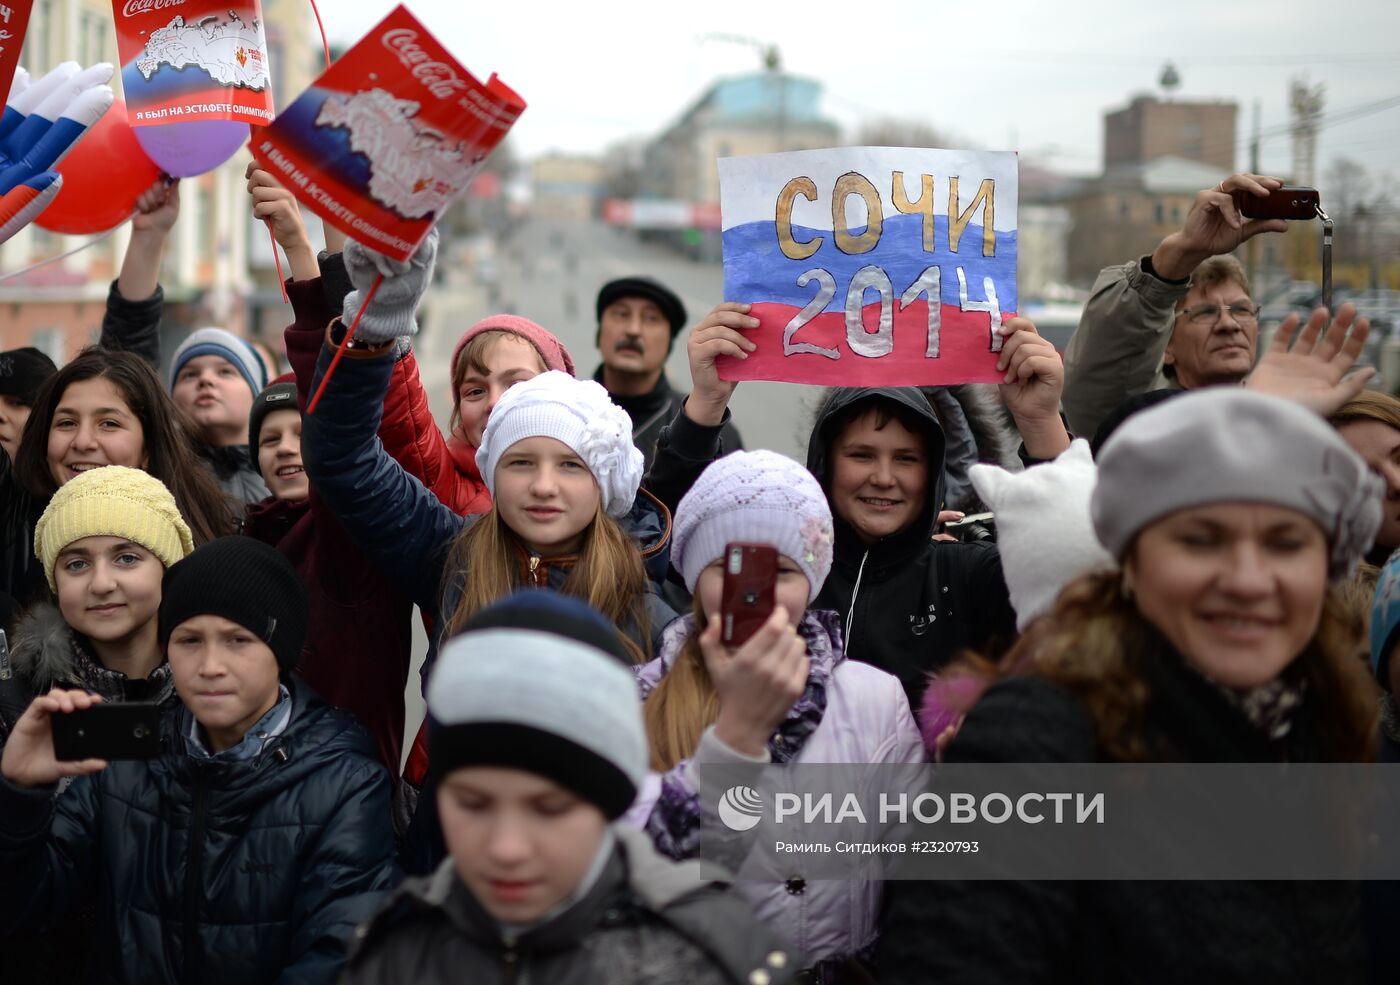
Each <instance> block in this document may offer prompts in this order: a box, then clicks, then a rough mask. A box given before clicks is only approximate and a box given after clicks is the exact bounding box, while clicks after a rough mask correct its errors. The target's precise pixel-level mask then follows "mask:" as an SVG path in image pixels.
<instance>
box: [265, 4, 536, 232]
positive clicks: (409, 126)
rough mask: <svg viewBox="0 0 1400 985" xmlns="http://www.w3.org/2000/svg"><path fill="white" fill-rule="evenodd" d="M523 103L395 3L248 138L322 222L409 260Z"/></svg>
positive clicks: (268, 167)
mask: <svg viewBox="0 0 1400 985" xmlns="http://www.w3.org/2000/svg"><path fill="white" fill-rule="evenodd" d="M524 109H525V102H524V100H522V99H521V98H520V97H519V96H518V95H516V94H515V92H513V91H512V90H511V89H509V88H507V87H506V86H505V85H503V84H502V83H501V82H500V81H498V80H497V78H496V76H495V75H492V76H491V78H490V79H488V80H487V81H486V83H485V84H482V83H481V82H479V81H477V80H476V79H475V78H474V77H473V76H472V74H471V73H470V72H468V71H467V70H466V69H465V68H463V67H462V66H461V64H460V63H459V62H458V61H457V60H456V59H455V58H453V57H452V56H451V55H450V54H448V52H447V50H446V49H445V48H443V47H442V45H440V44H439V43H438V42H437V40H436V39H435V38H434V37H433V36H432V35H431V34H429V33H428V31H427V29H426V28H424V27H423V25H422V24H420V23H419V22H418V21H417V20H416V19H415V18H414V17H413V15H412V14H410V13H409V12H408V11H407V10H406V9H404V8H403V7H401V6H400V7H396V8H394V10H393V11H392V12H391V13H390V14H389V16H388V17H386V18H384V20H383V21H381V22H380V23H379V25H378V26H377V27H375V28H374V29H373V30H371V31H370V32H369V34H367V35H366V36H365V37H364V38H362V39H361V40H360V41H359V42H358V43H357V44H356V45H355V47H353V48H351V49H350V50H349V51H347V52H346V53H345V54H344V55H342V56H341V57H340V58H339V59H338V60H337V61H336V62H335V63H334V64H333V65H331V67H330V68H328V69H327V70H326V73H325V74H324V75H322V76H321V77H320V78H319V79H317V80H316V82H315V83H314V84H313V85H312V86H311V88H309V89H307V90H306V92H304V93H302V94H301V95H300V96H299V97H297V100H296V102H294V103H292V105H291V106H289V107H288V108H287V109H286V110H284V111H283V112H282V113H281V114H279V115H278V117H277V119H275V120H273V121H272V125H271V126H269V127H268V128H267V129H266V130H264V131H263V132H262V133H260V134H257V135H255V136H254V137H253V142H252V151H253V156H254V157H255V158H257V160H258V162H259V164H260V165H261V166H262V167H264V168H266V169H267V170H268V171H270V172H271V173H272V174H274V175H276V176H277V178H278V180H280V181H281V182H282V183H283V184H284V185H286V186H287V188H288V189H290V190H291V192H292V194H293V195H295V196H296V197H297V198H298V199H300V200H301V201H302V202H303V203H305V205H306V206H307V208H309V209H311V211H312V212H315V213H316V214H317V215H319V216H320V217H321V218H322V219H324V220H325V221H326V222H329V223H330V224H331V225H333V226H335V227H336V228H337V229H340V230H341V231H343V232H344V233H346V234H347V235H349V236H351V237H352V238H354V239H356V240H358V241H359V242H361V243H363V244H365V245H366V246H369V247H372V248H374V249H376V250H378V251H379V252H381V253H384V254H385V255H387V256H390V257H393V258H395V259H397V260H407V259H408V258H409V257H410V256H412V255H413V251H414V249H415V248H416V247H417V246H418V244H419V243H420V242H422V240H423V238H424V237H426V236H427V235H428V230H429V229H431V228H432V225H433V223H434V222H436V221H437V219H438V217H439V216H440V215H442V213H443V212H444V211H445V210H446V209H447V207H448V206H449V205H450V204H451V203H452V202H453V201H454V200H455V199H456V198H457V197H458V196H459V195H461V194H462V193H463V192H464V191H466V188H467V185H468V184H469V183H470V182H471V179H472V176H473V175H475V174H476V172H477V171H478V170H479V169H480V167H481V165H482V162H484V161H485V160H486V157H487V155H489V154H490V153H491V151H493V150H494V149H495V148H496V145H497V144H499V143H500V142H501V140H502V138H504V137H505V135H506V132H507V131H509V130H510V128H511V126H512V125H513V124H514V123H515V121H516V119H517V118H518V117H519V116H520V114H521V113H522V112H523V111H524Z"/></svg>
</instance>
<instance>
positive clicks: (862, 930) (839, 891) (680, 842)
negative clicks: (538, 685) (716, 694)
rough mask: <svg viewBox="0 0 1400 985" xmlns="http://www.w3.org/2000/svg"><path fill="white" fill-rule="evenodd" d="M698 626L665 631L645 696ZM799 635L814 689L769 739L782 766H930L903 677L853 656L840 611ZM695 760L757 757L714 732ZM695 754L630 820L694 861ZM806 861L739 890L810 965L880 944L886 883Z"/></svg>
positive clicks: (651, 778) (652, 779)
mask: <svg viewBox="0 0 1400 985" xmlns="http://www.w3.org/2000/svg"><path fill="white" fill-rule="evenodd" d="M693 625H694V616H693V615H686V616H682V617H681V618H679V619H677V620H675V621H674V622H672V623H671V624H670V625H669V626H667V627H666V630H665V632H663V633H662V636H661V644H660V648H659V650H658V654H659V655H658V656H657V657H656V658H655V659H654V660H652V661H650V662H649V663H647V664H644V665H643V666H641V667H638V668H636V674H637V683H638V685H639V687H640V688H641V692H642V697H643V699H645V698H646V696H647V695H648V694H650V693H651V691H652V689H653V688H654V687H656V685H657V684H658V683H660V681H661V679H662V678H663V677H665V676H666V673H667V672H668V671H669V670H670V669H671V665H672V664H673V663H674V662H675V659H676V657H677V656H678V655H679V654H680V652H681V649H682V647H683V646H684V645H685V641H686V639H687V637H688V636H689V635H690V632H691V629H692V627H693ZM798 631H799V632H800V633H801V634H802V636H803V637H804V638H805V639H806V641H807V655H808V658H809V659H810V661H811V669H810V671H809V672H808V678H807V689H806V691H804V692H803V694H802V696H801V697H800V698H798V700H797V702H796V703H795V704H794V705H793V707H792V710H791V711H790V712H788V717H787V719H786V720H785V721H784V722H783V724H782V725H781V726H780V727H779V729H778V731H777V732H775V733H774V735H773V738H772V739H771V740H769V744H768V753H769V756H770V757H771V759H772V761H773V762H775V763H786V762H793V763H921V762H923V761H924V759H925V755H924V746H923V743H922V742H921V741H920V739H919V731H918V729H917V728H916V727H915V725H914V717H913V715H911V714H910V713H909V701H908V699H907V698H906V697H905V696H904V688H903V687H902V686H901V685H900V683H899V679H898V678H896V677H894V676H893V675H891V674H887V673H885V672H884V671H882V670H878V669H877V668H875V667H872V666H871V665H869V664H865V663H860V662H858V661H854V660H847V659H846V657H845V653H844V651H843V648H842V641H841V620H840V616H839V615H838V614H837V613H835V612H826V611H810V610H809V611H808V612H807V614H806V615H804V616H803V618H802V622H801V624H800V625H799V626H798ZM694 759H695V760H697V761H698V760H703V761H706V762H712V761H733V762H751V761H752V760H748V759H747V757H744V756H742V755H740V754H739V753H737V752H735V751H734V750H732V749H730V748H729V747H728V746H726V745H725V744H724V743H723V742H721V741H719V739H717V738H716V737H715V734H714V729H713V727H711V728H709V729H707V730H706V731H705V735H704V737H703V738H702V739H701V741H700V746H699V748H698V749H697V750H696V754H695V757H694ZM690 762H691V760H687V761H685V762H683V763H680V764H679V765H677V766H676V767H675V768H674V769H672V770H670V771H669V772H667V773H666V774H664V775H662V774H657V773H651V774H649V775H648V776H647V779H646V782H645V783H644V784H643V785H642V789H641V792H640V793H639V794H638V796H637V800H636V802H635V803H634V804H633V805H632V808H631V810H629V811H628V813H627V815H626V817H625V818H624V819H623V820H624V821H625V822H626V823H628V824H631V825H632V826H634V827H638V828H642V829H644V830H645V831H647V832H648V833H649V834H650V835H651V836H652V840H653V841H654V842H655V843H656V846H657V848H658V849H659V850H660V851H661V852H662V853H663V854H665V855H670V856H671V857H673V858H687V857H691V856H693V855H694V854H695V852H696V851H697V850H698V847H699V829H700V810H701V807H700V796H699V793H698V792H697V787H696V782H695V779H694V773H693V771H691V770H689V769H688V767H689V765H690ZM804 864H805V863H804V859H803V857H802V856H796V855H795V856H793V857H792V859H791V862H790V865H791V869H792V871H791V873H790V874H789V875H788V877H787V879H786V881H785V882H773V883H763V882H750V881H743V882H736V883H735V884H734V891H735V892H736V893H738V894H739V895H741V896H743V897H744V898H746V899H747V900H748V901H749V902H750V903H751V904H752V905H753V906H754V908H755V909H756V910H757V911H758V915H759V916H760V917H761V918H762V919H763V920H764V921H765V922H766V923H767V924H768V926H769V927H771V928H772V929H774V930H776V931H777V932H778V933H780V934H782V935H783V936H784V937H786V938H787V940H788V942H789V944H791V945H792V946H793V947H794V948H795V949H796V950H797V951H798V953H800V954H801V955H803V958H804V959H805V961H806V962H807V963H808V964H812V963H815V962H817V961H823V960H826V959H828V958H837V957H843V956H847V955H853V954H857V953H859V952H862V951H865V950H866V949H867V948H869V947H870V946H871V945H872V944H873V943H874V941H875V937H876V931H877V917H878V915H879V911H880V895H881V892H882V889H883V886H884V884H883V883H880V882H873V881H864V882H861V881H854V880H846V881H838V880H817V879H810V880H809V879H807V878H806V877H805V874H804V872H803V869H804Z"/></svg>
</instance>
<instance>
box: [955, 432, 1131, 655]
mask: <svg viewBox="0 0 1400 985" xmlns="http://www.w3.org/2000/svg"><path fill="white" fill-rule="evenodd" d="M969 474H970V476H971V478H972V485H973V486H974V487H975V488H976V489H977V495H978V496H980V497H981V498H982V501H983V502H984V503H986V504H987V505H988V506H989V507H990V508H991V509H992V511H993V512H994V513H996V517H997V547H998V548H999V549H1000V550H1001V570H1002V575H1003V577H1005V579H1006V588H1007V591H1008V592H1010V594H1011V607H1012V608H1014V609H1015V610H1016V628H1017V629H1019V630H1024V629H1025V628H1026V627H1027V626H1029V625H1030V624H1031V623H1032V622H1034V621H1035V620H1036V619H1038V618H1040V617H1041V616H1043V615H1045V613H1047V612H1049V611H1050V609H1051V607H1052V606H1053V605H1054V604H1055V599H1057V598H1058V597H1059V595H1060V592H1061V591H1062V590H1063V589H1064V587H1065V586H1066V585H1068V584H1069V583H1070V582H1072V581H1074V580H1075V579H1076V578H1078V577H1079V576H1081V575H1086V574H1089V573H1090V572H1093V571H1103V570H1108V569H1111V568H1113V567H1114V563H1113V556H1112V555H1110V554H1109V553H1108V551H1106V550H1104V547H1103V545H1102V544H1100V543H1099V538H1098V535H1097V534H1095V533H1094V521H1093V517H1092V516H1091V515H1090V512H1089V501H1090V499H1091V498H1092V497H1093V495H1094V483H1095V481H1096V479H1097V477H1098V470H1097V468H1096V467H1095V465H1094V457H1093V455H1092V454H1091V453H1090V451H1089V443H1088V442H1087V441H1085V440H1084V439H1082V438H1080V439H1079V440H1078V441H1075V442H1074V443H1073V444H1071V445H1070V446H1069V448H1068V449H1067V450H1066V451H1065V452H1063V453H1062V454H1061V455H1060V457H1059V458H1057V459H1055V460H1054V461H1053V462H1046V463H1045V464H1043V465H1035V466H1032V467H1031V468H1028V469H1026V470H1025V471H1024V472H1008V471H1006V469H1003V468H999V467H998V466H995V465H981V464H979V465H974V466H972V468H971V469H970V470H969Z"/></svg>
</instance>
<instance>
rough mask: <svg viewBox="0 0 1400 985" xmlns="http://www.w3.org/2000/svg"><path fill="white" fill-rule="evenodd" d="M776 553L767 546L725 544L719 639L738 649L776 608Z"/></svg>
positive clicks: (773, 548) (774, 549) (775, 550)
mask: <svg viewBox="0 0 1400 985" xmlns="http://www.w3.org/2000/svg"><path fill="white" fill-rule="evenodd" d="M777 582H778V551H777V548H775V547H773V546H772V545H770V544H727V545H725V548H724V587H723V589H722V590H721V593H720V598H719V613H720V639H721V640H722V641H723V642H724V644H725V645H726V646H740V645H742V644H743V643H745V642H747V641H748V638H749V637H750V636H752V635H753V634H754V633H756V632H758V630H759V627H761V626H762V625H763V624H764V623H765V622H767V621H768V617H769V616H771V615H772V614H773V607H774V605H775V604H776V602H775V599H774V591H773V590H774V588H775V587H776V586H777Z"/></svg>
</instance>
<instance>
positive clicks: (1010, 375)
mask: <svg viewBox="0 0 1400 985" xmlns="http://www.w3.org/2000/svg"><path fill="white" fill-rule="evenodd" d="M1001 333H1002V340H1003V341H1002V347H1001V354H1000V356H999V357H998V359H997V372H1003V371H1004V372H1005V374H1006V375H1005V376H1004V377H1003V382H1002V384H1001V398H1002V400H1003V401H1005V403H1006V407H1007V409H1008V410H1009V411H1011V416H1013V417H1014V418H1016V428H1017V430H1019V431H1020V432H1021V437H1022V439H1023V440H1024V441H1025V443H1026V453H1027V454H1028V455H1030V456H1031V457H1032V458H1039V459H1050V458H1054V457H1055V456H1057V455H1059V454H1060V452H1062V451H1064V450H1065V449H1066V448H1068V447H1069V442H1070V438H1069V432H1068V431H1066V430H1065V425H1064V422H1063V421H1062V420H1061V419H1060V396H1061V394H1063V393H1064V390H1065V364H1064V360H1063V359H1061V358H1060V354H1059V353H1058V352H1056V351H1055V346H1054V345H1053V344H1051V343H1050V342H1049V341H1048V340H1046V339H1044V338H1041V336H1040V333H1039V332H1037V331H1036V328H1035V325H1034V323H1032V322H1031V320H1030V319H1029V318H1012V319H1011V320H1010V321H1008V322H1007V323H1006V324H1005V325H1003V326H1002V328H1001Z"/></svg>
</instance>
